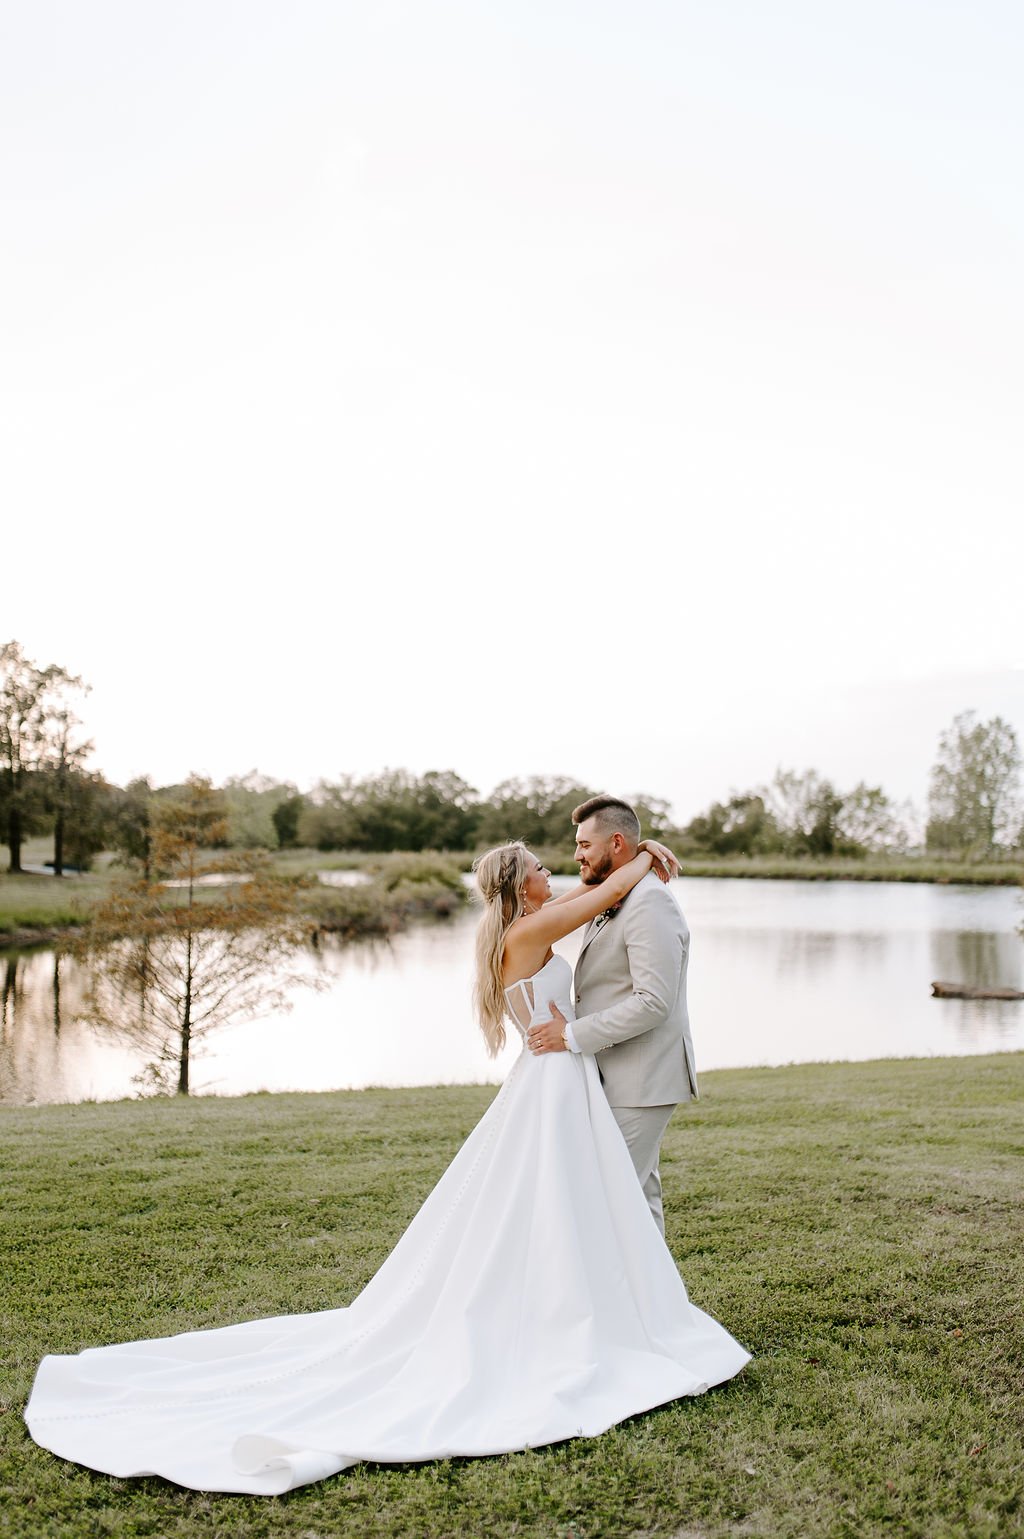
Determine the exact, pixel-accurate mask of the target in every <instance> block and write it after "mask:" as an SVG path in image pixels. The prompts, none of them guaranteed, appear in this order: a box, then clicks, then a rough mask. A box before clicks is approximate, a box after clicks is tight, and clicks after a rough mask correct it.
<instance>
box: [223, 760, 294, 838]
mask: <svg viewBox="0 0 1024 1539" xmlns="http://www.w3.org/2000/svg"><path fill="white" fill-rule="evenodd" d="M296 794H297V793H296V788H295V786H293V785H291V784H290V783H287V782H284V783H282V782H281V781H279V780H271V779H270V778H269V777H268V776H266V775H261V774H259V773H258V771H256V770H250V771H249V773H248V774H247V775H233V776H232V777H231V778H230V779H229V780H226V781H225V782H224V788H223V796H224V803H225V806H226V808H227V820H228V826H227V843H228V844H229V845H230V846H231V847H232V849H246V850H252V849H265V850H273V849H276V848H277V847H278V844H279V842H280V841H279V839H278V834H277V827H276V824H275V820H274V814H275V812H276V810H277V808H278V807H279V806H280V805H281V804H282V802H286V801H288V800H289V799H290V798H292V797H294V796H295V795H296Z"/></svg>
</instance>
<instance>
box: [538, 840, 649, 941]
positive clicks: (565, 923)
mask: <svg viewBox="0 0 1024 1539" xmlns="http://www.w3.org/2000/svg"><path fill="white" fill-rule="evenodd" d="M653 864H654V856H653V855H652V854H651V852H650V851H649V850H643V851H642V852H641V853H640V854H639V855H634V857H633V859H632V860H630V861H627V862H626V864H625V865H624V866H619V868H618V869H617V870H616V871H613V872H612V873H611V875H610V876H607V877H605V879H604V881H603V882H599V883H598V884H597V886H596V887H588V886H586V885H583V887H582V889H581V890H580V891H579V892H578V893H576V894H573V893H569V894H567V900H566V901H565V902H562V903H556V902H551V903H545V904H544V907H543V908H539V909H537V911H536V913H533V914H523V915H522V916H521V917H520V918H519V919H517V920H516V921H515V923H514V924H513V925H512V927H511V929H510V930H509V934H508V939H509V940H511V941H519V942H523V941H528V942H529V943H530V946H531V948H532V947H533V946H545V947H546V946H550V945H552V944H553V943H554V942H555V941H558V940H563V939H564V938H565V936H566V935H571V934H572V932H573V930H578V929H579V927H580V925H581V924H588V923H589V922H590V920H591V919H596V918H597V916H598V914H603V913H604V911H605V909H606V908H613V907H614V905H615V904H616V903H621V902H622V899H623V898H624V897H625V896H626V894H627V892H632V890H633V888H634V887H635V886H636V884H637V882H639V881H640V879H641V877H645V876H646V875H647V873H648V871H649V870H650V869H651V866H652V865H653Z"/></svg>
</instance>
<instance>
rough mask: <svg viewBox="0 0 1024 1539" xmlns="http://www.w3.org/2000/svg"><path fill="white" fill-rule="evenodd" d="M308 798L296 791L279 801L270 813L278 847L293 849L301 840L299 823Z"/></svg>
mask: <svg viewBox="0 0 1024 1539" xmlns="http://www.w3.org/2000/svg"><path fill="white" fill-rule="evenodd" d="M305 807H306V798H305V797H304V796H301V795H300V794H299V793H298V791H296V792H295V793H294V794H293V795H291V796H286V797H285V799H284V801H282V802H278V804H277V806H276V807H275V808H274V810H273V812H272V813H271V814H270V819H271V822H272V823H273V825H274V835H275V837H276V839H277V845H278V849H281V850H287V849H291V848H292V847H293V846H294V845H296V844H298V842H299V823H300V820H301V818H302V814H303V812H304V811H305Z"/></svg>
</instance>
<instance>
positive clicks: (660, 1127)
mask: <svg viewBox="0 0 1024 1539" xmlns="http://www.w3.org/2000/svg"><path fill="white" fill-rule="evenodd" d="M674 1111H675V1106H674V1105H673V1106H613V1107H612V1116H613V1117H614V1118H615V1120H616V1122H617V1123H618V1124H619V1128H620V1131H621V1133H622V1136H623V1138H624V1139H625V1140H626V1147H627V1149H628V1150H629V1156H630V1159H631V1160H632V1161H633V1168H634V1169H635V1170H636V1173H637V1176H638V1178H639V1181H640V1185H641V1186H642V1187H643V1189H644V1196H645V1197H646V1198H647V1206H648V1207H649V1208H650V1210H651V1215H652V1217H653V1219H654V1222H655V1223H656V1224H657V1226H658V1228H659V1229H660V1230H661V1233H662V1234H664V1233H665V1210H664V1208H663V1207H662V1204H661V1172H660V1171H659V1169H658V1158H659V1156H660V1154H661V1140H662V1139H663V1138H664V1136H665V1129H666V1128H667V1127H668V1124H669V1118H670V1117H671V1116H672V1113H673V1112H674Z"/></svg>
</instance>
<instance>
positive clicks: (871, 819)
mask: <svg viewBox="0 0 1024 1539" xmlns="http://www.w3.org/2000/svg"><path fill="white" fill-rule="evenodd" d="M911 817H912V809H910V808H908V807H906V806H903V807H898V806H897V805H896V804H895V803H894V802H892V801H891V800H890V798H889V797H888V796H887V795H886V793H885V792H884V791H883V790H882V788H881V786H869V785H867V784H866V783H865V782H864V781H863V780H862V781H860V782H859V784H857V785H855V786H854V788H853V790H852V791H847V792H846V793H845V794H844V796H843V798H842V807H841V808H840V810H839V816H838V821H837V828H836V832H837V835H838V847H839V849H840V851H841V853H843V854H872V855H878V854H886V853H895V852H900V851H903V850H905V849H906V848H907V846H908V844H909V843H910V829H909V827H908V824H909V822H910V819H911Z"/></svg>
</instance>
